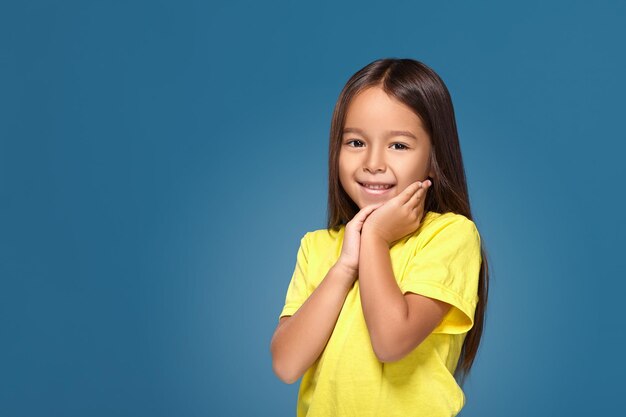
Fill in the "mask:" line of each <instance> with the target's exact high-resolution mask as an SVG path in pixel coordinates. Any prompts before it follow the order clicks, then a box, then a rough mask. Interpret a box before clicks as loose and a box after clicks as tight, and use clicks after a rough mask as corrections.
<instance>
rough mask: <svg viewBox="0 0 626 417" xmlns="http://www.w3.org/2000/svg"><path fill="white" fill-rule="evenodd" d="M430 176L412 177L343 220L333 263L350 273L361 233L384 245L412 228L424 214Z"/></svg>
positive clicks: (356, 260)
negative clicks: (385, 197) (389, 195)
mask: <svg viewBox="0 0 626 417" xmlns="http://www.w3.org/2000/svg"><path fill="white" fill-rule="evenodd" d="M431 185H432V183H431V181H430V180H426V181H423V182H422V181H416V182H414V183H412V184H410V185H409V186H408V187H406V188H405V189H404V190H403V191H402V192H401V193H400V194H398V195H397V196H395V197H393V198H391V199H390V200H388V201H385V202H381V203H376V204H370V205H368V206H365V207H363V208H362V209H361V210H360V211H359V212H358V213H357V214H356V215H355V216H354V217H353V218H352V220H350V221H349V222H348V223H347V224H346V230H345V234H344V239H343V246H342V248H341V255H340V256H339V260H338V261H337V263H339V264H341V265H343V266H344V267H346V268H348V269H349V270H351V271H352V272H354V274H355V275H356V273H357V272H358V269H359V251H360V246H361V236H363V235H366V234H367V235H368V238H374V239H377V238H378V239H382V240H383V241H384V242H385V243H386V244H387V245H388V246H391V244H392V243H393V242H395V241H397V240H398V239H400V238H402V237H404V236H406V235H408V234H409V233H412V232H414V231H415V230H417V228H418V227H419V225H420V223H421V221H422V218H423V216H424V204H425V200H426V198H425V197H426V192H427V191H428V188H430V186H431Z"/></svg>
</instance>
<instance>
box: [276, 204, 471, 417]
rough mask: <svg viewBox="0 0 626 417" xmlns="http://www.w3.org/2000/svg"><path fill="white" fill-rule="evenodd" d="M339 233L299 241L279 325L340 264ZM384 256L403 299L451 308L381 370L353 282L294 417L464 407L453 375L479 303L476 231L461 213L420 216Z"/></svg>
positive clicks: (446, 412)
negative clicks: (420, 299)
mask: <svg viewBox="0 0 626 417" xmlns="http://www.w3.org/2000/svg"><path fill="white" fill-rule="evenodd" d="M344 232H345V226H342V227H341V229H339V231H333V230H327V229H321V230H315V231H312V232H308V233H306V234H305V235H304V237H303V238H302V239H301V241H300V248H299V249H298V253H297V262H296V266H295V270H294V273H293V276H292V278H291V282H290V284H289V287H288V290H287V295H286V299H285V306H284V308H283V310H282V312H281V313H280V316H279V318H280V317H282V316H290V315H293V314H294V313H295V312H296V311H297V310H298V308H300V306H301V305H302V304H303V303H304V301H306V299H307V298H308V297H309V295H311V293H312V292H313V290H315V288H317V286H318V285H319V284H320V282H321V281H322V280H323V279H324V277H325V276H326V274H327V273H328V271H329V269H330V268H331V267H332V266H333V265H334V264H335V262H336V261H337V259H338V258H339V255H340V253H341V246H342V242H343V236H344ZM389 252H390V257H391V263H392V267H393V273H394V276H395V278H396V281H397V283H398V286H399V288H400V289H401V290H402V293H406V292H412V293H416V294H421V295H424V296H427V297H431V298H436V299H438V300H442V301H445V302H446V303H449V304H451V305H452V308H451V309H450V311H449V312H448V314H447V315H446V316H445V317H444V318H443V320H442V321H441V323H439V325H438V326H437V328H436V329H435V330H434V331H433V332H432V333H431V334H430V335H429V336H428V337H427V338H426V339H425V340H424V341H423V342H422V343H421V344H420V345H419V346H418V347H416V348H415V349H414V350H413V351H412V352H410V353H409V354H408V355H407V356H405V357H404V358H402V359H400V360H398V361H395V362H390V363H382V362H380V361H379V360H378V358H377V357H376V355H375V353H374V350H373V349H372V345H371V341H370V337H369V332H368V330H367V325H366V323H365V318H364V316H363V310H362V308H361V298H360V294H359V282H358V279H357V280H356V281H355V284H354V286H353V287H352V288H351V290H350V291H349V293H348V295H347V297H346V300H345V302H344V305H343V307H342V310H341V313H340V314H339V317H338V319H337V323H336V324H335V328H334V330H333V333H332V334H331V336H330V339H329V340H328V343H327V345H326V347H325V348H324V351H323V352H322V353H321V355H320V356H319V358H318V359H317V360H316V361H315V362H314V363H313V365H312V366H311V367H310V368H309V369H308V370H307V371H306V372H305V374H304V375H303V377H302V380H301V382H300V389H299V393H298V405H297V417H304V416H307V417H350V416H354V417H368V416H376V417H378V416H381V417H392V416H399V417H400V416H401V417H411V416H428V417H438V416H446V417H448V416H454V415H456V414H457V413H458V412H459V411H460V410H461V408H463V406H464V405H465V395H464V394H463V391H462V390H461V388H460V387H459V385H458V384H457V383H456V380H455V379H454V376H453V374H454V371H455V369H456V366H457V362H458V359H459V355H460V353H461V347H462V345H463V341H464V339H465V336H466V334H467V331H469V330H470V329H471V328H472V326H473V324H474V311H475V308H476V303H477V302H478V295H477V289H478V275H479V271H480V263H481V254H480V236H479V234H478V231H477V229H476V226H475V225H474V223H473V222H472V221H471V220H469V219H467V218H466V217H465V216H462V215H460V214H455V213H444V214H441V213H435V212H427V213H426V215H425V216H424V219H423V221H422V223H421V225H420V227H419V228H418V229H417V230H416V231H415V232H414V233H412V234H410V235H408V236H406V237H404V238H403V239H401V240H400V241H398V242H396V243H395V244H394V245H393V246H392V247H391V248H390V249H389Z"/></svg>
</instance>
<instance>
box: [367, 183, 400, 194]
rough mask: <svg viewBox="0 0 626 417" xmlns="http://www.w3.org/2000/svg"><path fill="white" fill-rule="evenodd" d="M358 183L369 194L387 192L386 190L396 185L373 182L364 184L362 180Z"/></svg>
mask: <svg viewBox="0 0 626 417" xmlns="http://www.w3.org/2000/svg"><path fill="white" fill-rule="evenodd" d="M358 184H359V186H360V187H361V189H362V190H363V191H365V192H366V193H368V194H373V195H380V194H385V193H386V192H388V191H389V190H391V189H392V188H393V187H395V185H394V184H386V185H382V184H381V185H373V184H363V183H361V182H359V183H358Z"/></svg>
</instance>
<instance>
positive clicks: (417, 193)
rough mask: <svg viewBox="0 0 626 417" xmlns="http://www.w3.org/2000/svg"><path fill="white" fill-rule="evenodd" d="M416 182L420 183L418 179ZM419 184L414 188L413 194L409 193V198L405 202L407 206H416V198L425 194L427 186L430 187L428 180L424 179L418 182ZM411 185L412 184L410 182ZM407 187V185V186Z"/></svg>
mask: <svg viewBox="0 0 626 417" xmlns="http://www.w3.org/2000/svg"><path fill="white" fill-rule="evenodd" d="M417 183H420V182H419V181H418V182H417ZM420 184H421V186H420V187H417V189H416V190H415V192H414V193H413V194H411V195H410V197H409V199H408V200H407V204H409V206H411V207H413V208H417V206H418V204H417V202H418V200H419V199H420V198H422V197H423V196H424V195H425V194H426V191H427V190H428V188H430V186H431V184H432V183H431V182H430V180H426V181H424V182H423V183H420ZM411 185H413V184H411ZM407 188H409V187H407Z"/></svg>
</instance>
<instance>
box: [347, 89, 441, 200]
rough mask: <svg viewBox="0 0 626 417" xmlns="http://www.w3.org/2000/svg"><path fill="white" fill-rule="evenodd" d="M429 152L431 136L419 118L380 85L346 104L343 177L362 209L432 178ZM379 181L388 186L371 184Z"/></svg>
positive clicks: (379, 183) (377, 183) (376, 183)
mask: <svg viewBox="0 0 626 417" xmlns="http://www.w3.org/2000/svg"><path fill="white" fill-rule="evenodd" d="M430 152H431V142H430V137H429V136H428V133H426V131H425V130H424V128H423V126H422V122H421V120H420V118H419V117H418V116H417V115H416V114H415V113H414V112H413V111H412V110H411V109H410V108H409V107H407V106H406V105H404V104H402V103H400V102H399V101H397V100H395V99H393V98H391V97H389V96H388V95H387V93H385V92H384V91H383V90H382V89H381V88H380V87H370V88H367V89H365V90H363V91H362V92H360V93H359V94H358V95H357V96H356V97H354V98H353V99H352V102H351V103H350V104H349V106H348V111H347V114H346V121H345V124H344V129H343V136H342V142H341V147H340V151H339V180H340V182H341V185H342V187H343V189H344V190H345V191H346V193H347V194H348V195H349V196H350V198H351V199H352V201H354V202H355V203H356V205H357V206H358V207H359V209H362V208H363V207H365V206H367V205H369V204H374V203H379V202H384V201H387V200H389V199H391V198H393V197H394V196H396V195H398V194H399V193H401V192H402V190H404V189H405V188H406V187H407V186H408V185H409V184H411V183H413V182H415V181H424V180H426V177H428V176H430V177H434V175H433V173H432V171H431V169H430V163H429V155H430ZM381 184H383V185H385V187H387V188H386V189H371V188H372V187H370V188H368V187H367V185H370V186H371V185H374V186H376V185H381ZM377 188H380V187H377Z"/></svg>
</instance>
